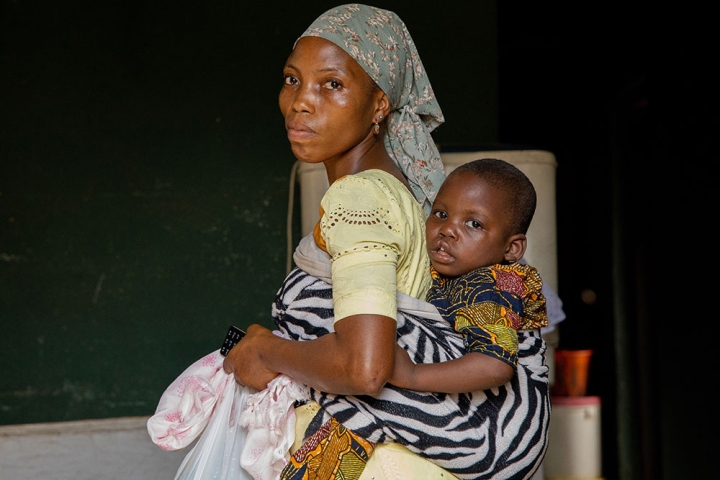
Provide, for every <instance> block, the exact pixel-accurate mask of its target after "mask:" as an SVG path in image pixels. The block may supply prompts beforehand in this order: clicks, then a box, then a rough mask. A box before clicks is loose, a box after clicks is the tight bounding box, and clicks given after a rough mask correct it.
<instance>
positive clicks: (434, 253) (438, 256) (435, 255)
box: [430, 246, 455, 263]
mask: <svg viewBox="0 0 720 480" xmlns="http://www.w3.org/2000/svg"><path fill="white" fill-rule="evenodd" d="M430 258H432V259H433V260H435V261H437V262H439V263H450V262H452V261H453V260H455V257H453V256H452V255H450V253H449V252H448V251H447V250H445V248H444V247H442V246H439V247H435V248H433V249H432V250H431V251H430Z"/></svg>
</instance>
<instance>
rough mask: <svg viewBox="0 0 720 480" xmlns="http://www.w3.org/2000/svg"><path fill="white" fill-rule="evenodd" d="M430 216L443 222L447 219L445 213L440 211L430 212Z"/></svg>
mask: <svg viewBox="0 0 720 480" xmlns="http://www.w3.org/2000/svg"><path fill="white" fill-rule="evenodd" d="M432 214H433V215H434V216H436V217H437V218H439V219H441V220H445V219H446V218H447V212H444V211H442V210H435V211H433V212H432Z"/></svg>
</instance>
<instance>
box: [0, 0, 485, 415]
mask: <svg viewBox="0 0 720 480" xmlns="http://www.w3.org/2000/svg"><path fill="white" fill-rule="evenodd" d="M262 3H263V8H262V9H261V8H260V7H258V6H255V7H252V8H251V7H248V6H244V4H243V3H242V2H237V1H229V0H228V1H220V2H210V3H208V2H205V3H203V2H189V1H180V2H172V3H167V4H166V5H161V4H160V3H158V2H140V1H125V2H89V1H87V2H76V3H75V5H74V8H70V7H58V6H56V5H55V4H54V3H52V2H33V3H32V5H30V4H28V2H3V5H2V9H3V11H2V15H0V22H2V23H1V24H0V36H1V37H2V41H0V62H2V63H1V64H0V92H2V94H0V95H2V97H0V102H1V103H0V326H1V327H2V333H1V334H0V364H1V365H2V366H3V375H2V376H0V425H2V424H18V423H35V422H47V421H65V420H79V419H90V418H108V417H121V416H128V415H149V414H152V413H153V412H154V410H155V407H156V405H157V401H158V399H159V397H160V395H161V394H162V392H163V390H164V389H165V388H166V387H167V386H168V385H169V384H170V382H172V381H173V380H174V379H175V378H176V377H177V376H178V375H179V374H180V373H181V372H182V371H183V370H184V369H185V368H186V367H187V366H188V365H190V363H192V362H194V361H195V360H197V359H198V358H199V357H200V356H202V355H204V354H206V353H208V352H210V351H212V350H215V349H216V348H219V346H220V343H221V342H222V339H223V337H224V334H225V331H226V329H227V327H228V325H230V324H236V325H238V326H246V325H247V324H248V323H251V322H260V323H263V324H265V325H267V326H272V323H271V319H270V305H271V302H272V300H273V298H274V294H275V292H276V290H277V289H278V287H279V286H280V283H281V281H282V279H283V277H284V275H285V268H286V235H287V231H286V216H287V208H288V192H289V178H290V170H291V167H292V164H293V162H294V160H295V159H294V158H293V157H292V154H291V152H290V149H289V147H288V145H287V142H286V141H285V132H284V128H283V124H282V117H281V115H280V112H279V110H278V108H277V104H276V101H277V92H278V89H279V85H280V80H281V75H280V73H281V68H282V64H283V62H284V60H285V58H286V56H287V54H288V53H289V51H290V48H291V45H292V42H293V41H294V39H295V38H296V37H297V36H298V35H299V34H300V33H301V32H302V30H303V29H304V28H305V27H306V26H307V25H308V24H309V22H310V21H312V19H314V18H315V17H316V16H317V15H318V14H320V13H321V12H322V11H324V10H325V9H327V8H329V7H331V6H334V5H335V2H327V1H325V2H320V1H316V2H300V3H301V4H299V2H262ZM384 3H385V5H384V6H385V8H389V9H392V10H395V11H396V12H398V13H399V14H400V15H401V17H403V19H404V20H405V22H406V23H407V24H408V27H409V29H410V31H411V33H412V34H413V37H414V39H415V41H416V43H417V44H418V47H419V50H420V52H421V55H422V57H423V61H424V63H425V66H426V68H427V69H428V72H429V74H430V78H431V80H432V82H433V86H434V87H435V89H436V93H437V95H438V98H439V100H440V103H441V106H442V107H443V110H444V113H445V115H446V118H447V120H448V122H447V124H446V125H444V126H442V127H440V129H439V130H438V132H437V134H436V141H439V142H452V143H454V144H457V143H463V142H466V143H468V144H478V143H483V142H485V143H487V142H494V141H495V140H496V138H495V137H496V129H497V127H496V125H495V118H496V116H497V107H496V91H495V89H496V78H495V76H494V72H496V69H497V67H496V58H495V51H494V42H495V30H494V24H495V18H494V15H495V10H494V8H495V7H494V5H495V2H479V3H478V2H476V3H474V4H463V5H461V6H453V5H441V4H437V3H436V2H431V1H426V2H418V1H409V0H406V1H395V2H384ZM423 3H425V4H427V6H429V7H430V8H431V9H432V12H433V14H432V16H428V15H427V10H426V9H423V8H418V5H419V4H423ZM446 3H450V2H446ZM457 3H462V2H457ZM423 12H424V13H423ZM450 50H452V51H453V52H454V55H457V56H459V57H460V58H472V61H468V62H466V63H465V64H464V65H463V66H462V78H463V79H464V80H462V82H461V81H460V78H459V77H458V68H457V66H456V65H455V64H453V63H452V59H451V57H450V56H448V55H447V51H450ZM459 83H461V84H464V85H465V86H467V87H468V88H467V89H466V90H467V91H466V92H465V93H464V94H461V93H460V89H458V84H459ZM468 105H472V108H467V106H468ZM297 211H298V212H299V208H298V209H297ZM294 217H295V218H296V222H295V225H299V215H298V213H297V212H295V213H294ZM298 229H299V227H298ZM293 234H294V235H297V234H298V232H297V231H294V232H293ZM295 238H297V236H296V237H295Z"/></svg>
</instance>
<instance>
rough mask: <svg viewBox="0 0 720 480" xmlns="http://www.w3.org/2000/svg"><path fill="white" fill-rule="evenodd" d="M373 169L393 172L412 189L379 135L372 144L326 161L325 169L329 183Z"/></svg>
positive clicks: (392, 173) (360, 146)
mask: <svg viewBox="0 0 720 480" xmlns="http://www.w3.org/2000/svg"><path fill="white" fill-rule="evenodd" d="M372 169H377V170H383V171H385V172H387V173H389V174H391V175H392V176H394V177H395V178H397V179H398V180H399V181H400V182H401V183H402V184H403V185H405V186H406V187H407V188H408V189H410V184H409V183H408V181H407V178H405V175H403V173H402V171H401V170H400V168H399V167H398V166H397V165H396V164H395V162H394V161H393V159H392V158H390V155H389V154H388V153H387V150H385V145H384V144H383V143H382V140H381V139H379V138H377V137H376V140H375V141H374V142H373V143H372V144H371V145H363V144H360V145H358V146H357V147H355V148H354V149H353V150H352V151H351V152H348V153H347V154H346V155H344V156H343V157H342V158H340V159H333V160H329V161H326V162H325V171H326V172H327V176H328V183H329V184H332V183H333V182H334V181H335V180H337V179H338V178H341V177H344V176H345V175H352V174H354V173H360V172H364V171H365V170H372ZM411 191H412V190H411Z"/></svg>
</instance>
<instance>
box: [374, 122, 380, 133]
mask: <svg viewBox="0 0 720 480" xmlns="http://www.w3.org/2000/svg"><path fill="white" fill-rule="evenodd" d="M373 133H374V134H375V135H377V134H378V133H380V124H379V123H377V122H375V123H373Z"/></svg>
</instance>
